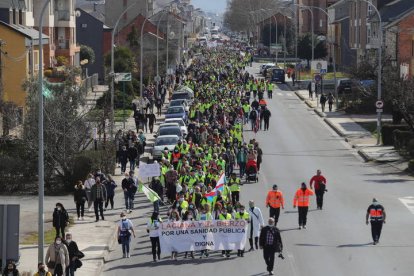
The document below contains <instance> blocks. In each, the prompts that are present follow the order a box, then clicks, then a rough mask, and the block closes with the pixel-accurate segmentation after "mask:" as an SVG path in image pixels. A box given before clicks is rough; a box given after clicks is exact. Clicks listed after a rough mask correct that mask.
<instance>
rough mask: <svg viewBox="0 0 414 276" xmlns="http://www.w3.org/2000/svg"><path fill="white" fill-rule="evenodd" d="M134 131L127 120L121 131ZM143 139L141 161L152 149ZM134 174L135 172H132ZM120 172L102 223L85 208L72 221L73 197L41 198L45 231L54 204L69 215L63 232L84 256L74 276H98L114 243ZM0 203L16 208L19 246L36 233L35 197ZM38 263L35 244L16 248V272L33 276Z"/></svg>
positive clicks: (150, 137) (132, 123)
mask: <svg viewBox="0 0 414 276" xmlns="http://www.w3.org/2000/svg"><path fill="white" fill-rule="evenodd" d="M163 120H164V115H162V116H161V117H158V116H157V122H156V124H155V125H154V133H155V132H156V131H157V130H158V126H159V125H160V124H161V123H162V121H163ZM115 129H116V130H118V129H123V122H116V124H115ZM129 129H131V130H134V131H135V130H136V127H135V121H134V118H133V117H129V118H128V120H127V122H126V124H125V130H129ZM144 134H145V137H146V138H147V147H146V152H145V154H144V155H143V156H141V161H144V162H145V161H147V160H148V159H150V158H151V154H150V149H151V147H152V144H153V141H154V136H153V134H151V133H145V132H144ZM135 172H138V169H135ZM123 178H124V176H123V175H121V169H120V168H119V167H117V168H115V175H114V180H115V182H116V184H117V185H118V187H117V188H116V194H115V198H114V202H115V204H114V205H115V206H114V210H111V209H107V211H105V212H104V216H105V220H104V221H102V220H100V221H99V222H95V214H94V211H93V207H92V211H90V212H89V211H88V210H87V208H85V220H84V221H78V220H76V209H75V207H74V203H73V196H72V195H68V196H61V197H46V198H45V204H44V205H45V210H46V213H45V220H46V223H45V230H46V231H47V230H50V229H51V228H52V225H51V222H50V221H51V217H52V211H53V208H54V206H55V204H56V203H57V202H62V204H63V205H64V206H66V209H67V211H68V213H69V216H70V217H71V218H74V223H73V225H70V228H69V229H67V230H66V231H67V232H70V233H72V235H73V240H74V241H75V242H76V243H77V244H78V246H79V249H80V250H81V251H82V252H83V253H84V254H85V258H83V259H82V262H83V266H82V267H81V268H80V269H78V270H77V271H76V275H77V276H95V275H96V276H98V275H101V272H102V269H103V266H104V259H105V257H106V256H107V255H108V253H109V251H110V250H111V248H113V246H114V245H115V243H116V231H117V226H116V223H115V222H117V221H118V220H119V214H120V213H121V212H122V211H123V210H124V196H123V192H122V189H121V188H120V187H121V182H122V179H123ZM0 200H1V201H2V202H7V203H17V204H20V213H21V217H20V221H21V230H20V237H21V240H20V242H21V243H22V241H23V239H24V237H25V236H27V234H28V232H29V231H30V232H35V231H36V230H37V197H36V196H30V197H27V196H26V197H17V196H16V197H12V198H10V197H9V198H4V200H3V197H0ZM138 200H139V196H137V197H136V201H138ZM48 246H49V244H45V250H44V253H45V254H46V251H47V247H48ZM37 259H38V247H37V244H31V245H23V244H21V245H20V262H19V265H18V269H19V271H20V272H21V273H22V272H29V273H30V275H33V274H34V273H35V272H36V271H37V263H38V261H37Z"/></svg>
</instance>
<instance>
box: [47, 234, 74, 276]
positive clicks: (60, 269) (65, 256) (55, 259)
mask: <svg viewBox="0 0 414 276" xmlns="http://www.w3.org/2000/svg"><path fill="white" fill-rule="evenodd" d="M69 261H70V260H69V252H68V249H67V247H66V245H65V244H64V243H63V242H62V238H61V237H56V238H55V241H54V242H53V243H52V244H51V245H49V247H48V248H47V251H46V257H45V263H46V265H47V267H48V268H49V271H50V273H52V275H53V276H63V273H64V272H65V271H66V267H67V266H69Z"/></svg>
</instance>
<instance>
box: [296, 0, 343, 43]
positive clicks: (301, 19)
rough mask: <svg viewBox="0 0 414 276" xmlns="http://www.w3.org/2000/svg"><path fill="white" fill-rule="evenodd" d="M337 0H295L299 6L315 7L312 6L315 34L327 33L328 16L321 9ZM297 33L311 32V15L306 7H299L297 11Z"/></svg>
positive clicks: (325, 8)
mask: <svg viewBox="0 0 414 276" xmlns="http://www.w3.org/2000/svg"><path fill="white" fill-rule="evenodd" d="M338 1H339V0H297V4H298V5H301V6H310V7H316V8H312V12H313V24H314V31H315V34H316V35H324V36H326V35H327V33H328V23H329V22H328V21H329V20H328V17H327V16H326V13H324V12H323V11H321V10H320V9H322V10H325V11H326V10H327V8H328V7H329V6H331V5H333V4H335V3H336V2H338ZM298 23H299V34H300V35H301V34H305V33H311V32H312V15H311V12H310V11H309V10H307V9H299V12H298Z"/></svg>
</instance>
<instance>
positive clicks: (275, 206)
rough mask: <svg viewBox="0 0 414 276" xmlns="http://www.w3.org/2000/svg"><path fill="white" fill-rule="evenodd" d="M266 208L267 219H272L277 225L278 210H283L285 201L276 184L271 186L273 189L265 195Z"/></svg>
mask: <svg viewBox="0 0 414 276" xmlns="http://www.w3.org/2000/svg"><path fill="white" fill-rule="evenodd" d="M266 207H269V217H270V218H274V220H275V225H277V222H278V221H279V215H280V208H282V209H285V201H284V199H283V194H282V192H281V191H279V190H278V188H277V185H276V184H275V185H273V189H272V190H271V191H269V192H268V193H267V197H266Z"/></svg>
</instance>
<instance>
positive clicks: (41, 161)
mask: <svg viewBox="0 0 414 276" xmlns="http://www.w3.org/2000/svg"><path fill="white" fill-rule="evenodd" d="M49 2H50V0H46V1H45V3H44V4H43V7H42V11H41V12H40V17H39V84H38V89H37V90H38V91H37V92H38V93H39V95H38V96H39V120H38V127H39V131H38V135H39V141H38V147H39V149H38V150H39V153H38V154H39V156H38V177H39V210H38V212H39V213H38V230H37V231H38V245H37V259H38V261H39V262H43V256H44V246H45V233H44V228H43V225H44V217H43V203H44V195H45V179H44V175H45V168H44V149H43V147H44V140H43V139H44V137H43V15H44V14H45V11H46V8H47V6H48V5H49ZM3 261H5V260H3Z"/></svg>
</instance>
